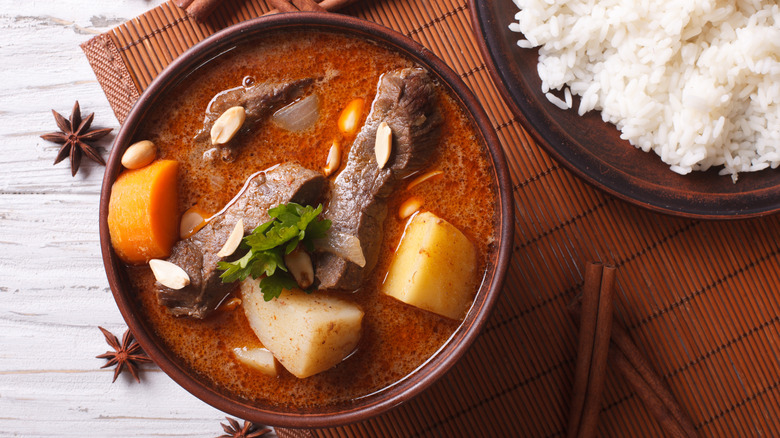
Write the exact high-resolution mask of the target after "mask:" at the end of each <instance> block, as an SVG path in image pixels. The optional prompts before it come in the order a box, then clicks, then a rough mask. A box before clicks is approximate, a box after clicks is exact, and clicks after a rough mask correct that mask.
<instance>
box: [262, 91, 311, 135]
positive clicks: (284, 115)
mask: <svg viewBox="0 0 780 438" xmlns="http://www.w3.org/2000/svg"><path fill="white" fill-rule="evenodd" d="M319 116H320V100H319V98H318V97H317V95H316V94H310V95H308V96H306V97H304V98H303V99H301V100H297V101H295V102H293V103H291V104H289V105H287V106H285V107H282V108H281V109H279V110H278V111H276V112H275V113H274V115H273V116H272V117H271V120H273V122H274V123H276V124H277V125H279V126H280V127H282V128H283V129H286V130H288V131H303V130H305V129H308V128H310V127H311V126H312V125H314V123H315V122H316V121H317V118H319Z"/></svg>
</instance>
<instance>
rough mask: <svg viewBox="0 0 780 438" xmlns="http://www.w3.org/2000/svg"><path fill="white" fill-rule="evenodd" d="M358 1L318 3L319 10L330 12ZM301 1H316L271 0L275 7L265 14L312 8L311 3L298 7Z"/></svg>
mask: <svg viewBox="0 0 780 438" xmlns="http://www.w3.org/2000/svg"><path fill="white" fill-rule="evenodd" d="M357 1H358V0H322V1H321V2H318V3H317V5H318V9H317V10H319V8H322V9H324V10H326V11H329V12H332V11H337V10H339V9H341V8H345V7H347V6H349V5H351V4H352V3H355V2H357ZM301 2H303V3H314V0H269V3H270V4H271V6H273V7H274V9H272V10H270V11H268V12H266V13H265V14H264V15H271V14H278V13H280V12H296V11H303V10H312V9H311V5H307V6H303V7H298V6H297V5H298V4H299V3H301ZM282 3H284V4H282Z"/></svg>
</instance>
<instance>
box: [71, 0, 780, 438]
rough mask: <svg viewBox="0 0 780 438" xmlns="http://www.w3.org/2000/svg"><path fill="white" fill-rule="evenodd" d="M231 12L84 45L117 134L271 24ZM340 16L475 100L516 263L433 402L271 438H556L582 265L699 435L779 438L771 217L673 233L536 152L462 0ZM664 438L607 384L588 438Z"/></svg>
mask: <svg viewBox="0 0 780 438" xmlns="http://www.w3.org/2000/svg"><path fill="white" fill-rule="evenodd" d="M226 3H227V4H225V5H224V6H223V7H221V8H220V9H218V10H217V11H216V13H215V14H214V15H213V16H212V17H211V18H210V19H209V21H208V22H206V23H204V24H200V23H196V22H194V21H192V20H190V18H189V17H187V16H186V14H185V13H184V12H183V11H181V10H180V9H178V8H177V7H175V6H174V5H173V4H171V3H166V4H163V5H161V6H159V7H157V8H155V9H152V10H150V11H148V12H147V13H145V14H143V15H141V16H140V17H137V18H135V19H133V20H130V21H128V22H126V23H124V24H121V25H119V26H118V27H116V28H114V29H112V30H111V31H109V32H107V33H106V34H104V35H101V36H99V37H97V38H96V39H94V40H92V41H90V42H88V43H85V44H84V46H83V47H84V51H85V53H86V54H87V58H88V59H89V61H90V63H91V64H92V67H93V69H94V70H95V72H96V75H97V76H98V80H99V81H100V83H101V85H102V86H103V88H104V90H105V92H106V95H107V97H108V99H109V102H111V104H112V107H113V108H114V110H115V113H116V115H117V118H118V119H119V120H120V121H122V120H123V119H124V117H125V116H126V115H127V113H128V112H129V109H130V104H131V103H132V102H133V101H134V100H135V99H137V97H138V94H139V93H140V92H142V91H143V90H144V89H145V88H146V87H147V86H148V85H149V84H150V82H151V81H152V80H153V79H154V77H155V76H156V75H157V74H159V73H160V71H162V69H164V68H165V66H166V65H167V64H168V63H170V62H171V61H172V60H173V59H175V58H176V57H177V56H179V55H180V54H182V53H183V52H184V51H185V50H186V49H187V48H189V47H191V46H193V45H194V44H196V43H197V42H199V41H201V40H202V39H204V38H205V37H207V36H208V35H210V34H212V33H214V32H215V31H217V30H220V29H222V28H224V27H227V26H229V25H231V24H234V23H238V22H240V21H243V20H247V19H249V18H252V17H257V16H260V15H262V14H263V13H265V12H267V11H268V10H269V9H270V8H269V6H268V5H267V4H266V3H265V2H264V1H263V0H230V1H227V2H226ZM341 12H343V13H346V14H350V15H354V16H357V17H361V18H364V19H367V20H370V21H374V22H377V23H380V24H383V25H385V26H388V27H390V28H393V29H395V30H398V31H399V32H402V33H404V34H406V35H408V36H409V37H411V38H412V39H415V40H417V41H418V42H420V43H422V44H423V45H425V46H426V47H428V48H429V49H430V50H431V51H433V52H434V53H435V54H436V55H438V56H439V57H441V58H442V59H444V60H445V61H446V62H447V63H448V64H449V65H450V66H451V67H452V68H453V69H454V70H455V71H456V72H457V73H458V74H459V75H460V76H461V77H462V78H463V80H464V82H466V84H467V85H468V86H469V87H470V88H471V89H472V90H473V91H474V93H475V95H476V96H477V98H478V99H479V100H480V102H481V103H482V104H483V106H484V107H485V110H486V111H487V113H488V115H489V116H490V119H491V120H492V122H493V126H494V128H495V129H496V131H497V133H498V136H499V139H500V141H501V143H502V145H503V147H504V151H505V153H506V157H507V162H508V164H509V168H510V173H511V178H512V182H513V191H514V193H513V195H514V201H515V215H516V219H515V220H516V223H515V242H514V255H513V259H512V262H511V265H510V267H509V271H508V274H507V281H506V286H505V287H504V290H503V294H502V296H501V297H500V299H499V302H498V304H497V306H496V308H495V311H494V313H493V315H492V317H491V319H490V321H489V322H488V324H487V327H486V328H485V330H484V332H483V333H482V334H481V336H480V337H479V339H478V340H477V341H476V343H475V345H474V346H473V347H472V348H471V350H470V351H469V352H468V353H467V354H466V355H465V357H464V358H463V360H461V361H460V362H459V363H458V364H457V365H456V366H455V368H454V369H453V370H452V371H451V372H450V373H448V374H447V375H446V376H444V378H442V379H441V381H439V382H437V383H436V384H435V385H433V386H432V387H431V388H430V390H428V391H426V392H425V393H424V394H422V395H421V396H419V397H417V398H416V399H414V400H411V401H410V402H408V403H406V404H405V405H403V406H401V407H399V408H396V409H394V410H392V411H390V412H389V413H387V414H385V415H384V416H382V417H379V418H376V419H373V420H370V421H367V422H364V423H361V424H355V425H351V426H346V427H341V428H334V429H328V430H316V431H306V432H304V431H286V430H280V435H281V436H318V437H353V436H412V437H414V436H467V435H474V436H539V437H556V436H563V435H564V434H565V430H564V428H565V424H566V422H567V418H566V415H567V412H568V404H569V397H570V390H571V386H572V380H573V372H574V355H575V351H576V336H577V333H576V328H575V326H574V324H573V322H572V321H571V319H570V318H569V317H568V315H567V312H566V304H567V303H568V302H569V301H570V300H571V299H572V297H573V296H574V295H575V294H576V293H578V292H579V289H580V288H581V286H582V278H583V271H582V269H583V266H584V263H585V262H586V261H589V260H600V261H603V262H607V263H611V264H614V265H615V266H618V268H619V270H618V278H617V288H616V297H615V301H616V303H615V304H616V317H617V318H619V319H620V320H621V322H623V323H624V325H625V326H626V327H627V328H628V330H629V332H630V334H631V336H632V338H633V339H634V340H635V342H636V343H637V344H638V345H639V347H640V349H641V350H642V351H643V353H644V354H645V355H646V356H647V358H648V359H649V361H650V362H651V363H652V365H653V366H654V367H655V368H656V370H657V371H658V372H659V374H660V375H662V376H663V378H664V380H666V383H667V384H668V385H669V387H670V388H671V390H672V392H673V393H674V394H675V396H676V397H677V398H678V400H679V402H680V404H681V405H682V407H683V408H684V409H685V410H686V411H688V413H689V414H690V416H691V417H692V419H693V421H694V423H695V425H696V427H697V429H698V431H699V433H700V434H701V435H702V436H758V435H761V436H773V435H775V434H777V433H778V431H780V403H779V402H778V399H779V398H780V391H779V390H778V387H780V347H779V346H780V335H779V331H778V326H780V299H778V290H780V287H779V286H780V282H779V281H778V264H780V261H779V258H778V254H780V224H779V223H778V218H777V217H776V216H770V217H765V218H760V219H751V220H743V221H731V222H707V221H698V220H690V219H680V218H674V217H669V216H664V215H660V214H657V213H653V212H649V211H645V210H642V209H639V208H637V207H634V206H632V205H629V204H626V203H624V202H622V201H619V200H617V199H615V198H612V197H610V196H608V195H605V194H603V193H601V192H599V191H597V190H594V189H593V188H591V187H590V186H588V185H587V184H585V183H583V182H582V181H580V180H579V179H577V178H576V177H575V176H573V174H571V173H570V172H568V171H567V170H565V169H564V168H563V167H562V166H561V165H560V164H558V163H556V162H555V161H554V160H552V159H551V158H550V157H549V156H548V154H546V153H545V152H544V151H543V150H542V149H540V148H539V147H538V146H537V145H536V144H535V143H534V142H533V141H532V140H531V138H530V137H529V135H528V134H527V133H526V132H525V131H524V130H523V129H522V127H521V126H520V125H519V122H518V119H517V118H516V117H514V116H513V115H512V114H511V112H510V110H509V109H508V107H507V106H506V105H505V104H504V102H503V101H502V100H501V97H500V95H499V94H498V92H497V90H496V88H495V86H494V84H493V83H492V82H491V80H490V77H489V74H488V71H487V69H486V66H485V62H484V60H483V59H482V56H481V55H480V52H479V50H478V49H477V44H476V41H475V35H474V33H473V32H472V30H471V19H470V11H469V4H468V2H467V0H429V1H423V0H412V1H405V0H376V1H363V2H359V3H357V4H355V5H353V6H351V7H349V8H347V9H346V10H343V11H341ZM116 53H118V54H119V55H120V56H121V59H119V60H117V59H116V58H115V57H114V56H112V55H113V54H116ZM131 83H132V84H131ZM128 84H131V85H134V88H132V87H131V86H130V85H128ZM661 435H662V430H661V429H660V427H659V426H658V424H657V423H656V422H655V420H654V419H653V417H652V416H651V415H650V414H649V413H648V412H647V411H646V410H645V408H644V406H643V405H642V403H641V401H640V399H639V398H638V397H637V396H636V395H635V394H634V393H632V391H631V390H630V388H629V387H628V386H627V385H626V383H625V381H623V380H622V378H621V376H620V375H619V374H618V373H616V372H613V371H610V373H609V374H608V376H607V386H606V390H605V393H604V396H603V407H602V414H601V419H600V423H599V436H614V437H623V436H633V437H654V436H661Z"/></svg>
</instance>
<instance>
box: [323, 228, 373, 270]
mask: <svg viewBox="0 0 780 438" xmlns="http://www.w3.org/2000/svg"><path fill="white" fill-rule="evenodd" d="M314 244H315V245H316V247H317V249H319V250H322V251H326V252H329V253H333V254H336V255H337V256H339V257H341V258H342V259H344V260H347V261H350V262H352V263H354V264H356V265H358V266H360V267H361V268H362V267H364V266H366V257H365V256H364V255H363V248H362V247H361V246H360V239H358V238H357V237H355V236H353V235H351V234H346V233H339V232H335V231H333V232H329V233H328V235H327V236H325V237H324V238H322V239H317V240H316V241H315V242H314Z"/></svg>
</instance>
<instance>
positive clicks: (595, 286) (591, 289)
mask: <svg viewBox="0 0 780 438" xmlns="http://www.w3.org/2000/svg"><path fill="white" fill-rule="evenodd" d="M602 270H603V267H602V266H601V265H600V264H595V263H589V264H588V265H587V266H586V267H585V286H584V287H583V289H582V310H581V315H582V317H581V318H580V321H581V323H580V335H579V338H578V342H577V362H576V364H575V367H574V388H573V389H572V401H571V406H570V408H569V425H568V427H567V428H566V430H567V431H568V434H567V437H568V438H572V437H576V436H577V433H578V431H579V428H580V422H581V420H582V412H583V410H584V408H585V397H586V395H587V393H588V377H589V374H590V363H591V358H592V356H593V340H594V338H595V337H596V320H597V319H598V305H599V302H598V291H599V288H600V287H601V272H602Z"/></svg>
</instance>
